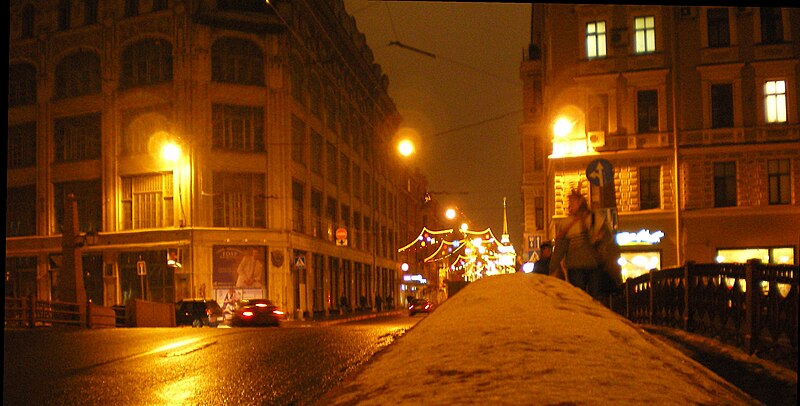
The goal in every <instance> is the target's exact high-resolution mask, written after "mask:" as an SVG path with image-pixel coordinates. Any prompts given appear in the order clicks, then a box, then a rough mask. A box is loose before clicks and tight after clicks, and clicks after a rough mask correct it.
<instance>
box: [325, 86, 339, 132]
mask: <svg viewBox="0 0 800 406" xmlns="http://www.w3.org/2000/svg"><path fill="white" fill-rule="evenodd" d="M325 110H326V111H327V113H328V114H327V116H326V117H327V123H328V128H329V129H330V130H331V131H333V132H336V123H337V121H338V120H339V100H337V98H336V94H334V93H333V90H331V89H330V88H329V89H328V90H327V91H326V92H325Z"/></svg>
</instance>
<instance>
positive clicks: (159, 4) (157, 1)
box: [153, 0, 167, 11]
mask: <svg viewBox="0 0 800 406" xmlns="http://www.w3.org/2000/svg"><path fill="white" fill-rule="evenodd" d="M166 9H167V0H153V11H161V10H166Z"/></svg>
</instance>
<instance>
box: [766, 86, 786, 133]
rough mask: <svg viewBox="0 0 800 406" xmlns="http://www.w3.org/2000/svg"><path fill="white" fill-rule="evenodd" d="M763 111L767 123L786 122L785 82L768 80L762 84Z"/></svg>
mask: <svg viewBox="0 0 800 406" xmlns="http://www.w3.org/2000/svg"><path fill="white" fill-rule="evenodd" d="M764 111H765V112H766V120H767V123H785V122H786V82H785V81H783V80H770V81H767V82H766V83H765V84H764Z"/></svg>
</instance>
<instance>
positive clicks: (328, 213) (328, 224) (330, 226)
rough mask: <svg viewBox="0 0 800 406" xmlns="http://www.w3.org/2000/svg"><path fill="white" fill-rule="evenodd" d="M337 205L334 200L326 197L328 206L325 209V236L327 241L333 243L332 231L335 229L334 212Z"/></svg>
mask: <svg viewBox="0 0 800 406" xmlns="http://www.w3.org/2000/svg"><path fill="white" fill-rule="evenodd" d="M338 204H339V203H338V202H337V201H336V199H334V198H332V197H330V196H329V197H328V205H327V207H326V208H325V235H326V238H327V240H328V241H333V237H334V235H333V230H334V229H335V228H336V220H337V217H336V211H337V209H338V208H337V205H338Z"/></svg>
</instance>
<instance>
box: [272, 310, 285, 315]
mask: <svg viewBox="0 0 800 406" xmlns="http://www.w3.org/2000/svg"><path fill="white" fill-rule="evenodd" d="M272 313H274V314H277V315H278V316H283V312H282V311H280V310H278V309H275V310H273V311H272Z"/></svg>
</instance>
